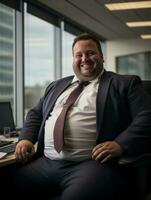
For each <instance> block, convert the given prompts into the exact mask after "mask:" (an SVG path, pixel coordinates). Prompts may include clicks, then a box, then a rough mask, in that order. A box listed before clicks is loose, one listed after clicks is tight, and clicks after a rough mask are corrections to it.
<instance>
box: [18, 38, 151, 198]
mask: <svg viewBox="0 0 151 200" xmlns="http://www.w3.org/2000/svg"><path fill="white" fill-rule="evenodd" d="M72 51H73V71H74V74H75V75H74V76H70V77H67V78H63V79H60V80H57V81H55V82H53V83H51V84H50V85H49V86H48V87H47V89H46V91H45V94H44V96H43V97H42V98H41V100H40V101H39V103H38V105H37V106H36V107H34V108H33V109H31V111H30V112H29V113H28V115H27V118H26V121H25V124H24V127H23V129H22V132H21V135H20V137H19V142H18V144H17V146H16V152H15V155H16V159H17V160H18V161H20V162H23V163H24V162H26V165H24V166H22V167H21V168H20V169H19V170H18V171H17V173H16V174H15V180H14V181H15V184H16V185H17V188H19V191H24V190H25V191H26V194H27V195H28V194H33V195H36V194H38V195H39V194H42V195H44V194H45V195H46V196H47V197H48V198H49V199H51V195H52V193H53V191H55V190H57V191H59V193H60V199H61V200H92V199H95V200H96V199H100V200H111V199H112V200H113V199H116V200H117V199H120V200H121V198H120V193H121V190H122V188H123V186H124V184H125V183H126V182H127V174H126V171H125V170H124V169H122V168H120V167H119V166H118V165H117V163H116V159H117V158H118V157H119V156H121V155H123V154H128V155H136V154H140V153H142V151H147V150H148V141H149V140H150V138H151V135H150V134H151V126H150V124H151V104H150V102H151V101H150V97H149V96H148V94H146V93H145V91H144V90H143V88H142V84H141V80H140V78H139V77H137V76H128V75H118V74H116V73H113V72H107V71H105V69H104V68H103V62H104V61H103V54H102V50H101V46H100V43H99V41H98V40H96V39H95V38H93V37H92V36H91V35H89V34H82V35H79V36H78V37H76V38H75V40H74V42H73V46H72ZM79 81H80V82H87V84H86V85H85V86H84V89H83V91H82V92H81V93H80V94H79V96H78V97H77V99H76V101H75V102H74V104H73V105H72V106H70V109H69V110H68V112H67V114H66V120H65V125H64V130H63V131H64V138H63V146H62V147H61V150H60V151H57V150H56V148H55V145H54V143H55V141H54V140H55V137H56V136H55V135H54V132H55V124H56V123H57V119H58V118H59V115H60V113H61V112H62V109H63V107H64V105H66V100H67V98H68V96H69V95H70V94H71V93H72V91H74V89H75V88H76V87H77V86H78V84H79V83H78V82H79ZM58 127H61V126H58ZM58 127H57V128H58ZM60 129H61V128H60ZM58 132H59V133H58ZM57 134H58V135H59V134H61V130H60V131H57ZM37 141H38V146H37V152H36V155H38V157H36V158H35V159H34V160H31V157H32V156H33V155H35V149H34V144H35V143H36V142H37ZM28 160H29V161H30V162H27V161H28Z"/></svg>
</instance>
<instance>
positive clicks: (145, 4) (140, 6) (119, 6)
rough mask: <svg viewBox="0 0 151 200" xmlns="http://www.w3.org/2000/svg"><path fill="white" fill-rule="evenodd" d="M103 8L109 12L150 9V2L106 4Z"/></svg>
mask: <svg viewBox="0 0 151 200" xmlns="http://www.w3.org/2000/svg"><path fill="white" fill-rule="evenodd" d="M105 6H106V7H107V8H108V9H109V10H113V11H114V10H129V9H144V8H151V1H135V2H124V3H108V4H105Z"/></svg>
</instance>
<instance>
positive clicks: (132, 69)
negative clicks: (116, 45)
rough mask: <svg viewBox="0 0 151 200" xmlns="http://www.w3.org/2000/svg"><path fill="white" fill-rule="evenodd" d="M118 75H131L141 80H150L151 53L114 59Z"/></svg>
mask: <svg viewBox="0 0 151 200" xmlns="http://www.w3.org/2000/svg"><path fill="white" fill-rule="evenodd" d="M116 61H117V62H116V65H117V72H118V73H119V74H133V75H138V76H140V77H141V78H142V79H143V80H150V79H151V69H150V65H151V52H145V53H138V54H132V55H127V56H120V57H117V58H116Z"/></svg>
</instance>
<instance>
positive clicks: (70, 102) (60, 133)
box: [54, 82, 88, 153]
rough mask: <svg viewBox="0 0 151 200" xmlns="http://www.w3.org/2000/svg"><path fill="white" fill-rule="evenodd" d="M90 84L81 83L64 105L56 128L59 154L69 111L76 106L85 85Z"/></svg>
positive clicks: (55, 133)
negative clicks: (75, 103)
mask: <svg viewBox="0 0 151 200" xmlns="http://www.w3.org/2000/svg"><path fill="white" fill-rule="evenodd" d="M87 84H88V82H79V85H78V86H77V87H76V88H75V89H74V90H73V91H72V92H71V94H70V95H69V97H68V99H67V100H66V103H65V104H64V105H63V109H62V111H61V113H60V115H59V117H58V118H57V120H56V123H55V127H54V147H55V149H56V151H57V152H58V153H60V151H61V149H62V147H63V143H64V133H63V132H64V123H65V118H66V115H67V112H68V110H69V109H70V107H71V106H72V105H73V104H74V102H75V101H76V99H77V98H78V96H79V95H80V93H81V92H82V90H83V88H84V85H87Z"/></svg>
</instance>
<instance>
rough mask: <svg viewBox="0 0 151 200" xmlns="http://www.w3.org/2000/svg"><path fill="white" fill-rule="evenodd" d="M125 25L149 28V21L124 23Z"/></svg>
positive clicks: (150, 23) (150, 24) (150, 22)
mask: <svg viewBox="0 0 151 200" xmlns="http://www.w3.org/2000/svg"><path fill="white" fill-rule="evenodd" d="M126 25H127V26H129V27H143V26H151V21H140V22H126Z"/></svg>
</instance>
